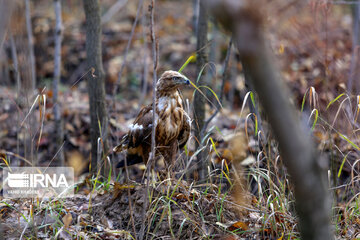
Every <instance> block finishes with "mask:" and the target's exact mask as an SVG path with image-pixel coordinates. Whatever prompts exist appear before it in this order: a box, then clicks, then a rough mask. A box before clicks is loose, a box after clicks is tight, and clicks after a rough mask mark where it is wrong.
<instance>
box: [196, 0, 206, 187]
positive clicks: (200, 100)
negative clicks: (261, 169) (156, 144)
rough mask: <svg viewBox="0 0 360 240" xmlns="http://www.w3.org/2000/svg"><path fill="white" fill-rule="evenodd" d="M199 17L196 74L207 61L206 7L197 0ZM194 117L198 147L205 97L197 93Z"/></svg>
mask: <svg viewBox="0 0 360 240" xmlns="http://www.w3.org/2000/svg"><path fill="white" fill-rule="evenodd" d="M199 4H200V5H199V18H198V22H197V33H196V37H197V44H196V49H197V56H196V72H197V76H199V74H200V73H201V71H202V69H203V67H204V66H205V64H206V62H207V53H206V48H205V46H206V44H207V32H208V16H207V9H206V6H205V1H204V0H200V1H199ZM204 73H205V72H203V73H202V76H201V77H200V79H199V82H198V83H197V85H204V81H205V80H204V79H205V74H204ZM194 117H195V137H196V139H197V141H198V144H197V146H196V148H197V149H198V148H199V147H200V146H199V145H201V141H202V140H203V139H202V138H203V136H201V135H202V134H201V132H202V131H201V130H202V129H203V126H204V123H205V98H204V97H203V96H202V95H201V94H200V93H199V92H196V93H195V97H194ZM205 155H206V154H205V153H204V152H201V153H200V154H199V155H198V170H199V179H200V180H201V179H204V177H205V171H206V169H207V167H206V165H207V164H206V160H205V159H204V157H205Z"/></svg>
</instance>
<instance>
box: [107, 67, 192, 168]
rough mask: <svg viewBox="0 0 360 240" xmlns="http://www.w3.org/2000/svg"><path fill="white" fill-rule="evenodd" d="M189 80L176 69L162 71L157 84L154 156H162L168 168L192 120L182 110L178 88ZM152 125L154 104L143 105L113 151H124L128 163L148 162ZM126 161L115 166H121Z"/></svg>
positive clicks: (186, 137)
mask: <svg viewBox="0 0 360 240" xmlns="http://www.w3.org/2000/svg"><path fill="white" fill-rule="evenodd" d="M188 84H190V81H189V79H188V78H186V77H185V76H184V75H182V74H180V73H179V72H176V71H171V70H170V71H165V72H164V73H163V74H162V75H161V77H160V78H159V79H158V81H157V83H156V102H155V106H156V112H155V147H156V150H155V152H156V153H155V156H160V155H162V156H163V158H164V163H165V167H166V169H167V170H168V168H169V167H170V166H173V164H174V161H175V156H176V153H177V150H178V149H181V148H183V147H184V146H185V144H186V142H187V140H188V138H189V135H190V128H191V119H190V117H189V115H188V114H187V113H186V111H185V110H184V107H183V105H184V103H183V98H182V95H181V93H180V91H179V89H178V88H179V87H180V86H182V85H188ZM152 125H153V106H152V104H149V105H147V106H145V107H143V108H142V109H141V110H140V112H139V114H138V115H137V117H136V119H135V121H134V122H133V124H131V125H130V130H129V132H128V133H127V134H126V135H125V136H124V137H123V138H122V140H121V142H120V144H119V145H118V146H116V147H115V148H114V149H113V151H114V152H121V151H124V150H127V152H126V162H127V166H130V165H133V164H137V163H141V162H144V163H145V164H146V163H147V161H148V158H149V154H150V152H151V132H152ZM124 166H125V161H121V162H119V163H118V165H117V166H116V167H118V168H119V167H124Z"/></svg>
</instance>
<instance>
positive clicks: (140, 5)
mask: <svg viewBox="0 0 360 240" xmlns="http://www.w3.org/2000/svg"><path fill="white" fill-rule="evenodd" d="M143 1H144V0H140V1H139V6H138V9H137V12H136V17H135V21H134V23H133V25H132V27H131V32H130V37H129V41H128V43H127V45H126V48H125V51H124V59H123V63H122V65H121V68H120V72H119V76H118V80H117V82H116V83H115V86H114V89H113V93H112V94H113V101H114V102H115V95H116V92H117V90H118V88H119V84H120V80H121V76H122V73H123V71H124V68H125V65H126V58H127V55H128V52H129V48H130V45H131V42H132V39H133V37H134V32H135V27H136V25H137V22H138V19H139V15H140V12H141V11H140V10H141V8H142V5H143Z"/></svg>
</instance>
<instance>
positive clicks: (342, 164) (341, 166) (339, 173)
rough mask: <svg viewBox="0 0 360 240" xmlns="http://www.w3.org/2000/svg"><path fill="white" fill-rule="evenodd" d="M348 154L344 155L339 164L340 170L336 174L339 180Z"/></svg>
mask: <svg viewBox="0 0 360 240" xmlns="http://www.w3.org/2000/svg"><path fill="white" fill-rule="evenodd" d="M349 153H350V152H348V153H347V154H346V155H345V157H344V158H343V160H342V162H341V165H340V168H339V172H338V178H340V175H341V172H342V169H343V167H344V164H345V162H346V158H347V156H348V155H349Z"/></svg>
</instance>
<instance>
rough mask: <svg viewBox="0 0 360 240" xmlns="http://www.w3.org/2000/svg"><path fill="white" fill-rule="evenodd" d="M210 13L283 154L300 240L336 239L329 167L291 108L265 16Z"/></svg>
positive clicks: (241, 5)
mask: <svg viewBox="0 0 360 240" xmlns="http://www.w3.org/2000/svg"><path fill="white" fill-rule="evenodd" d="M207 3H208V5H209V6H210V10H211V11H212V13H213V14H214V15H215V17H216V18H217V20H219V21H220V22H221V23H222V24H223V25H224V27H225V28H226V29H227V30H230V31H231V32H232V33H233V34H234V42H235V44H236V46H237V48H238V50H239V54H240V60H241V62H242V63H243V66H244V69H247V71H248V73H249V75H251V80H252V81H253V84H254V88H255V90H256V92H257V93H258V95H259V98H260V101H261V103H262V105H263V107H264V110H265V113H266V114H267V116H268V118H269V122H270V124H271V126H272V129H273V132H274V134H275V137H276V139H277V141H278V142H279V147H280V152H281V156H282V158H283V160H284V163H285V165H286V167H287V168H288V171H289V173H290V175H291V179H292V181H293V183H294V187H295V197H296V210H297V214H298V216H299V223H300V233H301V237H302V239H324V240H325V239H333V234H332V230H331V228H330V202H329V199H328V197H327V195H328V192H327V190H326V187H327V182H326V177H325V174H324V173H325V169H326V167H327V166H326V163H325V161H321V158H320V157H319V154H318V153H317V151H316V150H315V148H314V147H313V145H312V142H311V139H310V136H309V134H306V132H307V131H306V129H305V128H303V127H302V125H301V124H300V122H299V119H297V117H296V113H295V111H294V107H293V106H291V105H290V101H289V95H288V94H287V89H286V86H285V85H284V83H283V82H282V81H280V75H279V72H278V70H277V69H276V68H275V67H274V66H273V59H272V56H271V53H270V51H269V47H268V46H267V41H266V39H265V37H264V30H263V21H264V14H263V13H262V12H261V11H259V7H258V4H257V6H256V5H255V4H254V3H251V1H239V0H224V1H216V0H207Z"/></svg>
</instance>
